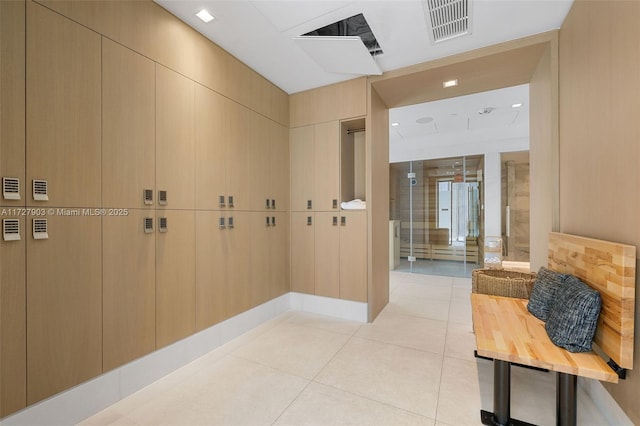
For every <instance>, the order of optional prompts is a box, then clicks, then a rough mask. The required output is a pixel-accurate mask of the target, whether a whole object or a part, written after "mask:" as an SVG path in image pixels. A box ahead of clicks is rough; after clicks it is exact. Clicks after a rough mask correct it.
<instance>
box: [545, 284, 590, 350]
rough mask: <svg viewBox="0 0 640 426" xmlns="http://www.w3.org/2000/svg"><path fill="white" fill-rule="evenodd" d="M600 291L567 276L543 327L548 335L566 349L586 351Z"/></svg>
mask: <svg viewBox="0 0 640 426" xmlns="http://www.w3.org/2000/svg"><path fill="white" fill-rule="evenodd" d="M601 306H602V300H601V298H600V293H598V292H597V291H596V290H594V289H592V288H591V287H589V286H588V285H586V284H585V283H583V282H582V281H580V280H579V279H578V278H576V277H573V276H570V277H569V278H567V279H566V280H565V282H564V283H563V284H562V287H561V288H560V289H559V290H558V291H557V292H556V300H555V302H554V303H553V306H552V307H551V312H549V318H548V319H547V323H546V324H545V329H546V330H547V334H548V335H549V339H551V341H552V342H553V343H554V344H556V345H557V346H560V347H562V348H565V349H566V350H568V351H569V352H588V351H590V350H591V342H592V341H593V336H594V334H595V332H596V326H597V325H598V315H600V308H601Z"/></svg>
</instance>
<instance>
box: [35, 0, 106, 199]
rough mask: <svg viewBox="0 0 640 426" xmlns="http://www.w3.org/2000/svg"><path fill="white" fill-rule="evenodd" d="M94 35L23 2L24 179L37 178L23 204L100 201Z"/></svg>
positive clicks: (97, 40) (98, 79)
mask: <svg viewBox="0 0 640 426" xmlns="http://www.w3.org/2000/svg"><path fill="white" fill-rule="evenodd" d="M100 40H101V39H100V35H98V34H97V33H94V32H93V31H91V30H89V29H87V28H86V27H83V26H81V25H78V24H76V23H75V22H73V21H71V20H68V19H66V18H64V17H62V16H61V15H59V14H57V13H55V12H52V11H51V10H49V9H47V8H45V7H43V6H40V5H38V4H37V3H34V2H28V3H27V87H26V90H27V94H26V97H27V105H26V107H27V108H26V110H27V181H28V183H29V185H32V182H33V180H34V179H35V180H38V181H43V182H39V183H38V185H37V192H38V194H37V195H36V196H29V197H27V198H28V204H29V205H32V206H42V205H47V206H54V207H100V205H101V195H100V191H101V183H100V182H101V158H100V157H101V113H100V109H101V101H100V99H101V97H100V93H101V77H100V74H101V65H100V64H101V54H100V50H101V41H100ZM45 186H46V188H45ZM27 192H29V193H31V192H32V191H31V190H28V191H27ZM34 198H35V199H34Z"/></svg>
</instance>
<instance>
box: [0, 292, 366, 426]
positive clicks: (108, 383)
mask: <svg viewBox="0 0 640 426" xmlns="http://www.w3.org/2000/svg"><path fill="white" fill-rule="evenodd" d="M290 309H293V310H299V311H305V312H312V313H317V314H323V315H329V316H334V317H338V318H343V319H349V320H354V321H360V322H366V321H367V304H366V303H360V302H351V301H348V300H339V299H331V298H328V297H320V296H313V295H308V294H301V293H287V294H285V295H282V296H280V297H278V298H276V299H273V300H270V301H269V302H267V303H264V304H262V305H260V306H257V307H255V308H253V309H250V310H249V311H247V312H243V313H241V314H239V315H236V316H235V317H233V318H229V319H228V320H226V321H223V322H221V323H220V324H216V325H214V326H213V327H210V328H208V329H206V330H203V331H201V332H199V333H196V334H194V335H193V336H189V337H187V338H186V339H183V340H180V341H179V342H176V343H174V344H172V345H169V346H166V347H164V348H161V349H159V350H157V351H155V352H153V353H151V354H149V355H146V356H144V357H142V358H139V359H137V360H135V361H132V362H130V363H129V364H126V365H123V366H122V367H119V368H116V369H115V370H112V371H109V372H107V373H105V374H102V375H100V376H98V377H96V378H94V379H92V380H89V381H87V382H85V383H82V384H80V385H78V386H76V387H73V388H71V389H68V390H66V391H64V392H61V393H59V394H57V395H54V396H52V397H51V398H48V399H46V400H44V401H41V402H38V403H37V404H34V405H31V406H29V407H27V408H25V409H24V410H22V411H19V412H18V413H15V414H13V415H11V416H9V417H7V418H5V419H3V420H2V421H0V425H1V426H17V425H28V426H40V425H41V426H53V425H64V426H66V425H72V424H76V423H78V422H80V421H82V420H84V419H86V418H87V417H91V416H92V415H94V414H96V413H98V412H100V411H102V410H104V409H105V408H107V407H109V406H110V405H113V404H115V403H116V402H118V401H119V400H121V399H124V398H126V397H127V396H129V395H131V394H133V393H135V392H137V391H139V390H140V389H142V388H144V387H146V386H148V385H150V384H151V383H153V382H155V381H156V380H158V379H160V378H162V377H164V376H166V375H167V374H169V373H171V372H173V371H175V370H177V369H178V368H180V367H183V366H185V365H187V364H189V363H190V362H192V361H194V360H196V359H198V358H200V357H201V356H203V355H205V354H207V353H209V352H211V351H212V350H214V349H216V348H218V347H220V346H222V345H223V344H225V343H227V342H229V341H230V340H232V339H235V338H236V337H238V336H240V335H242V334H244V333H246V332H247V331H249V330H251V329H253V328H255V327H257V326H259V325H261V324H263V323H265V322H267V321H269V320H271V319H273V318H275V317H276V316H278V315H280V314H282V313H283V312H286V311H288V310H290Z"/></svg>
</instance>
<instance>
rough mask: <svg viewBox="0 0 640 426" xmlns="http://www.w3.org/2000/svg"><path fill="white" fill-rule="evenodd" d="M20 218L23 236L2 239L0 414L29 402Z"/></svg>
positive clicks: (22, 244) (14, 217) (0, 269)
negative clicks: (15, 238) (17, 238)
mask: <svg viewBox="0 0 640 426" xmlns="http://www.w3.org/2000/svg"><path fill="white" fill-rule="evenodd" d="M2 218H3V219H5V220H17V221H18V226H19V232H20V240H16V241H4V240H0V283H2V285H1V286H0V371H1V372H2V374H0V408H1V410H0V417H3V416H6V415H8V414H9V413H12V412H15V411H17V410H20V409H21V408H24V407H25V405H26V402H27V366H26V361H27V354H26V326H27V325H26V319H27V318H26V315H27V313H26V306H25V298H26V286H25V283H26V266H25V265H26V259H25V245H26V240H27V233H26V225H27V224H26V221H25V217H24V216H3V217H2Z"/></svg>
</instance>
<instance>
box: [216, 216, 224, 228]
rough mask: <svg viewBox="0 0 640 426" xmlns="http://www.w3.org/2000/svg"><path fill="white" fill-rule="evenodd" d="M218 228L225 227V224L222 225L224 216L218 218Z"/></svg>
mask: <svg viewBox="0 0 640 426" xmlns="http://www.w3.org/2000/svg"><path fill="white" fill-rule="evenodd" d="M218 228H220V229H224V228H226V226H225V225H224V217H221V218H220V219H218Z"/></svg>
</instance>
